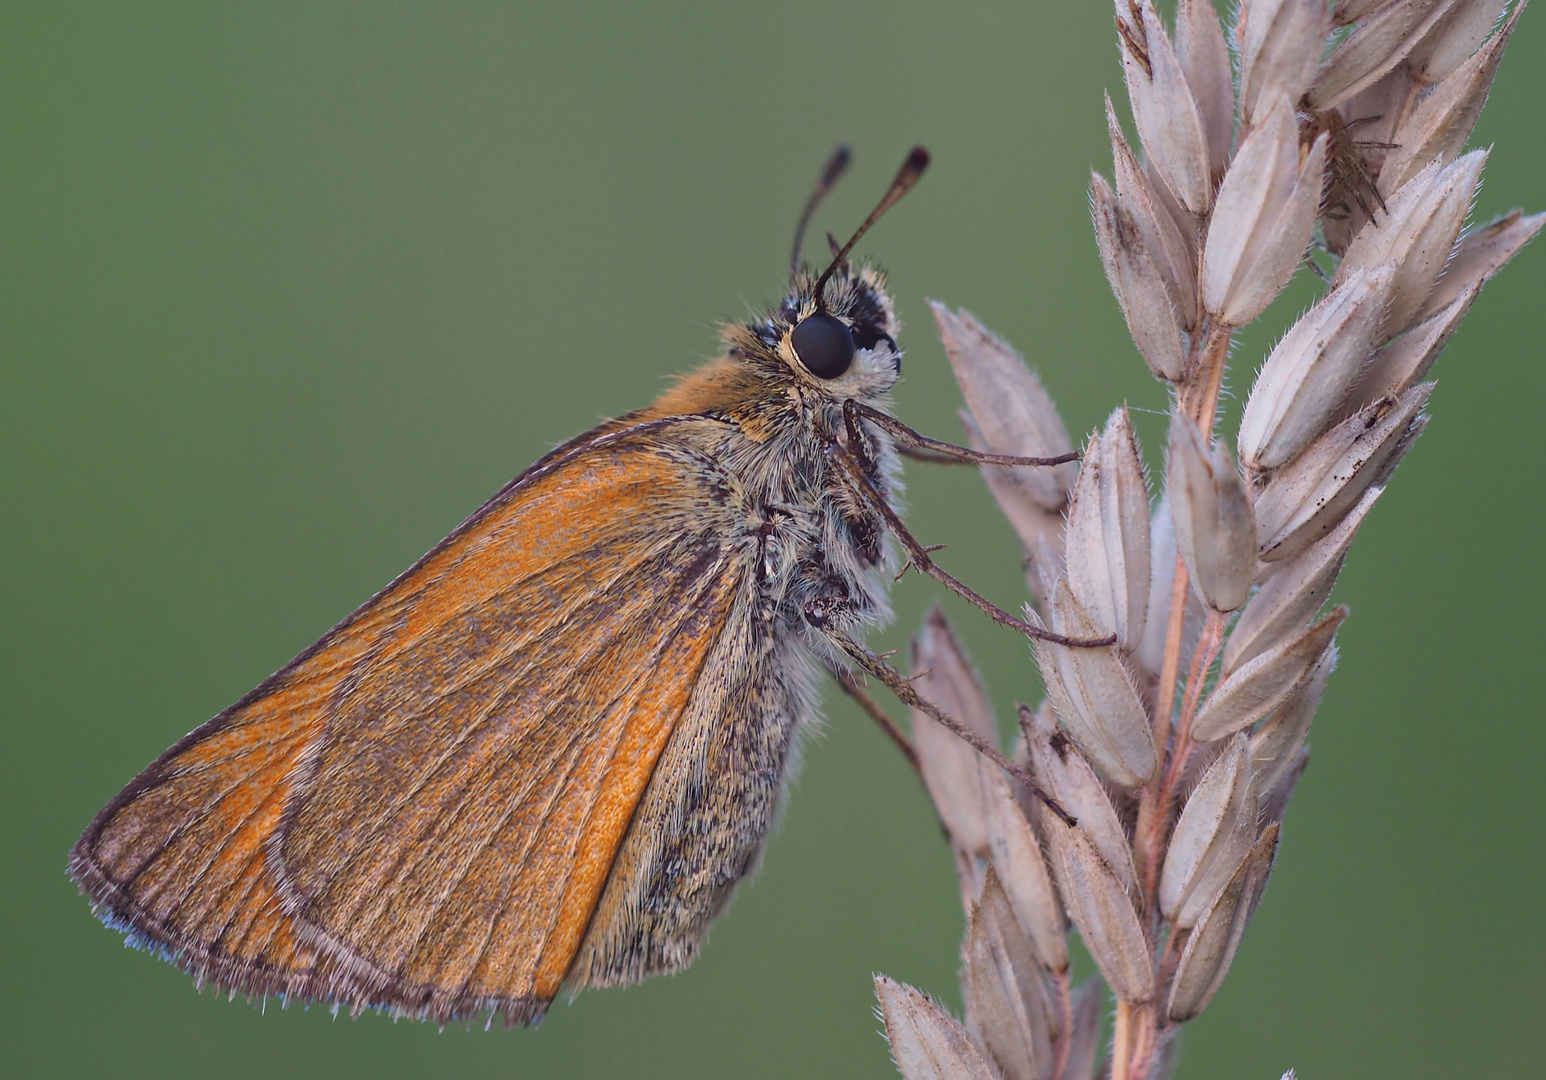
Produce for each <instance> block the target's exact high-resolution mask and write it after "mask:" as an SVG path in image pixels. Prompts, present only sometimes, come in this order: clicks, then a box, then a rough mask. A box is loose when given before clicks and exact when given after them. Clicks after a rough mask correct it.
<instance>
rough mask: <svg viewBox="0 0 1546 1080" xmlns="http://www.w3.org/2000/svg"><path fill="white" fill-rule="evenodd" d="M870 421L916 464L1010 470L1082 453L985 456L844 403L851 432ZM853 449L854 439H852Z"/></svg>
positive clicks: (851, 401) (1073, 457) (1066, 459)
mask: <svg viewBox="0 0 1546 1080" xmlns="http://www.w3.org/2000/svg"><path fill="white" fill-rule="evenodd" d="M861 417H862V418H863V419H865V420H868V421H869V422H870V423H872V424H874V425H875V426H876V427H878V428H880V429H881V430H882V431H884V432H885V433H886V434H888V435H890V436H891V437H892V438H893V439H895V440H896V441H897V450H898V451H899V452H900V453H902V454H903V455H905V456H906V457H910V458H912V459H913V460H915V461H929V462H933V463H934V464H936V465H1004V466H1007V467H1010V468H1027V467H1031V466H1043V465H1063V464H1065V463H1067V462H1070V461H1078V460H1079V452H1078V451H1077V450H1071V451H1069V452H1068V453H1066V454H1059V455H1057V456H1056V457H1014V456H1013V455H1010V454H986V453H983V452H982V451H980V450H971V449H968V448H967V447H964V446H957V445H955V444H954V443H947V442H941V441H940V440H939V439H931V438H929V437H928V436H927V435H924V434H922V433H921V432H917V431H914V430H913V429H912V428H910V427H908V426H907V425H906V424H904V423H902V421H900V420H898V419H897V418H896V417H894V416H891V415H890V414H889V413H883V412H881V411H880V410H879V409H877V408H874V407H873V406H870V405H866V404H865V403H864V402H862V401H855V400H854V399H853V398H849V399H848V400H847V401H845V402H843V420H844V421H845V422H846V423H847V425H848V429H849V431H850V433H851V432H853V431H854V430H856V429H857V427H858V421H859V419H860V418H861ZM849 441H850V445H851V444H852V443H853V441H854V440H853V437H852V435H850V440H849Z"/></svg>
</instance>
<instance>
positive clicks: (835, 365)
mask: <svg viewBox="0 0 1546 1080" xmlns="http://www.w3.org/2000/svg"><path fill="white" fill-rule="evenodd" d="M789 344H790V345H792V346H794V354H795V356H797V357H799V358H800V363H801V364H803V365H804V366H805V370H806V371H809V372H810V373H811V374H812V375H814V376H816V377H817V378H818V379H835V378H837V377H838V376H839V375H841V374H842V373H843V372H845V371H847V370H848V366H849V365H850V364H852V363H853V362H854V336H853V332H852V331H850V330H849V329H848V327H847V326H844V325H843V322H842V320H840V319H837V318H835V317H833V316H831V315H828V314H827V313H826V312H824V311H818V312H816V313H815V314H814V315H808V316H806V318H805V319H804V320H803V321H802V322H801V323H800V325H799V326H796V327H795V328H794V333H793V334H791V335H789Z"/></svg>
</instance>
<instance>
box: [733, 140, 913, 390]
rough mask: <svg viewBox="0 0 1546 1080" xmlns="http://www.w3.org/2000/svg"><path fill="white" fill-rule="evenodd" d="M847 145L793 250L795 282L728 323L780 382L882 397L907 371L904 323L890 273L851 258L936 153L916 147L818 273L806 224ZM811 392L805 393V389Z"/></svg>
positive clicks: (842, 164)
mask: <svg viewBox="0 0 1546 1080" xmlns="http://www.w3.org/2000/svg"><path fill="white" fill-rule="evenodd" d="M848 160H849V154H848V149H847V148H846V147H839V148H838V150H837V152H836V153H835V154H833V156H832V158H831V159H830V160H829V161H828V162H827V165H826V168H825V169H824V170H823V171H822V174H821V178H820V180H818V181H817V184H816V189H815V190H814V191H813V192H812V193H811V197H810V199H809V200H808V201H807V202H806V204H805V211H804V212H803V213H802V214H801V215H800V223H799V225H797V226H796V228H795V241H794V251H793V254H792V255H791V257H790V279H791V280H790V288H789V293H788V295H787V296H785V297H784V301H783V303H782V304H780V305H779V306H778V307H777V308H775V309H774V310H773V311H771V312H769V313H768V314H767V315H766V316H764V317H763V318H762V319H759V320H758V321H756V322H754V323H751V324H749V325H741V326H732V327H729V328H728V329H727V332H726V335H725V339H726V341H725V343H726V345H728V346H729V348H730V351H731V353H732V355H738V356H740V357H742V358H744V359H746V360H748V361H750V362H751V363H753V364H754V365H756V366H758V367H760V368H762V369H763V372H764V374H766V375H768V376H770V377H772V378H773V379H775V380H776V381H785V380H791V379H792V380H793V381H794V383H795V384H796V385H797V387H798V389H800V390H801V391H803V392H807V393H813V394H814V395H815V396H818V397H820V396H826V397H831V398H846V397H859V398H878V397H879V396H881V395H883V394H885V392H886V391H888V390H890V389H891V387H892V386H893V385H895V383H896V381H897V378H898V376H899V375H900V374H901V371H902V352H901V350H900V349H899V348H897V343H896V338H897V332H898V329H899V327H898V324H897V318H896V311H895V308H894V307H893V305H892V303H891V296H890V294H888V293H887V292H886V280H885V275H884V274H882V273H881V271H880V270H879V269H877V268H875V267H873V266H869V265H865V264H863V263H859V264H854V263H850V262H849V261H848V254H849V252H850V251H852V250H853V247H854V244H856V243H858V241H859V238H860V237H862V236H863V235H864V234H865V233H866V232H868V231H869V228H870V226H871V225H874V224H875V222H876V221H878V220H879V219H880V216H881V215H882V214H884V213H885V212H886V211H887V210H889V209H890V208H891V207H892V206H893V205H895V204H896V201H897V200H898V199H900V198H901V197H902V196H903V195H905V194H906V193H907V192H908V190H909V189H910V188H911V187H912V186H913V185H914V184H915V183H917V182H918V178H919V177H920V176H922V175H923V170H924V169H925V168H926V167H927V166H928V164H929V153H928V151H927V150H925V149H924V148H923V147H921V146H919V147H914V149H913V151H912V153H911V154H909V155H908V157H907V160H906V161H904V162H903V163H902V167H901V169H900V170H898V172H897V174H896V179H894V180H892V182H891V187H890V188H888V189H887V191H886V194H885V197H884V198H882V199H881V200H880V202H879V204H878V205H876V207H875V209H874V210H873V211H871V213H870V216H869V217H868V218H866V219H865V220H864V224H862V225H860V226H859V228H858V230H857V231H855V232H854V234H853V236H851V237H850V238H849V240H848V243H846V244H844V245H842V246H841V247H838V245H837V242H836V241H835V240H834V241H833V242H832V247H833V252H832V262H831V263H830V264H828V265H827V267H826V269H825V270H822V271H821V272H820V273H816V272H815V271H814V269H813V268H811V267H808V266H806V265H804V264H802V263H801V261H800V242H801V240H802V238H803V237H804V235H805V227H806V225H807V224H808V223H809V221H810V218H811V214H812V213H813V212H814V211H815V209H816V207H817V205H818V204H819V203H820V202H821V199H822V197H823V196H824V195H825V194H826V193H827V191H828V190H830V188H831V187H832V185H833V183H835V182H836V180H837V178H838V177H839V176H840V175H842V172H843V170H844V169H846V168H847V166H848ZM802 396H803V395H802Z"/></svg>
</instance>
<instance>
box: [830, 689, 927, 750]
mask: <svg viewBox="0 0 1546 1080" xmlns="http://www.w3.org/2000/svg"><path fill="white" fill-rule="evenodd" d="M827 670H828V671H830V672H831V673H832V678H833V679H834V680H835V681H836V682H837V685H838V686H840V687H842V689H843V693H845V694H847V695H848V696H849V697H851V698H853V699H854V702H855V703H856V704H857V705H858V706H859V708H861V709H863V710H864V713H865V715H866V716H868V717H869V718H870V719H871V720H873V721H875V723H876V724H878V725H879V726H880V730H881V731H883V732H885V733H886V738H888V739H890V740H891V741H892V742H893V743H895V744H896V748H897V749H898V750H900V751H902V756H903V757H905V758H906V759H907V763H908V764H909V765H911V766H912V767H913V768H914V769H916V768H918V751H916V750H914V749H913V744H912V740H911V739H909V738H908V737H907V734H906V733H905V732H904V731H903V730H902V729H901V728H899V727H897V726H896V721H894V720H892V719H891V717H889V716H887V715H886V710H884V709H882V708H881V707H880V702H878V701H876V700H875V699H874V698H873V697H871V696H870V692H869V691H868V690H866V689H865V688H864V687H863V686H861V685H860V684H859V680H858V679H856V678H854V676H853V673H852V672H850V671H845V670H844V669H843V668H841V667H839V666H838V665H836V664H830V665H828V667H827Z"/></svg>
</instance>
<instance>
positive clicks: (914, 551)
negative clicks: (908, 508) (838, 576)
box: [826, 433, 1116, 648]
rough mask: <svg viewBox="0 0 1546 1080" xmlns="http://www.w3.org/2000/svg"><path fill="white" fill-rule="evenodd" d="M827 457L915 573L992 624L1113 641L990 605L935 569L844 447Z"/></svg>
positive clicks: (1061, 639)
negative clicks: (1031, 620)
mask: <svg viewBox="0 0 1546 1080" xmlns="http://www.w3.org/2000/svg"><path fill="white" fill-rule="evenodd" d="M849 441H850V442H851V443H854V444H855V445H857V444H858V438H857V436H856V435H855V434H853V433H850V436H849ZM826 453H827V457H828V458H829V459H831V460H832V461H833V462H834V463H835V464H836V465H837V471H838V475H839V476H841V477H842V478H843V479H844V481H845V482H846V484H847V485H848V487H849V490H850V491H852V492H853V494H854V495H855V496H856V497H857V498H858V499H859V500H860V501H861V502H863V503H864V504H865V505H866V506H868V507H869V508H870V509H871V510H873V511H874V512H875V513H876V514H878V515H879V516H880V518H881V519H882V520H883V521H885V523H886V525H887V527H889V528H890V529H891V532H892V533H893V534H894V535H895V536H896V538H897V541H898V542H899V543H900V544H901V545H902V550H903V551H905V552H907V558H908V561H909V562H910V563H911V564H912V565H913V566H914V567H916V568H917V569H918V572H919V573H922V574H927V575H928V576H929V577H931V578H933V579H934V580H935V581H937V582H939V583H940V584H941V585H943V586H945V588H947V589H949V590H950V591H951V592H953V593H955V594H956V595H957V596H959V597H961V598H962V599H963V600H965V601H967V602H968V603H969V604H971V605H972V606H973V607H975V608H977V609H978V610H979V611H981V612H982V613H983V614H985V615H987V616H988V618H990V619H992V620H993V621H994V622H996V623H999V624H1000V625H1002V626H1007V627H1009V628H1010V629H1013V630H1018V631H1020V633H1022V634H1024V635H1026V636H1027V637H1033V638H1039V639H1040V640H1042V641H1050V642H1052V643H1053V644H1054V645H1066V646H1069V647H1072V648H1099V647H1101V646H1104V645H1111V644H1114V643H1115V642H1116V635H1114V634H1110V635H1107V636H1106V637H1103V638H1071V637H1067V636H1065V635H1063V634H1057V633H1054V632H1053V631H1051V630H1048V629H1046V628H1045V627H1041V626H1037V625H1035V624H1034V623H1029V622H1026V621H1025V620H1024V619H1017V618H1015V617H1014V616H1013V615H1011V614H1009V612H1007V611H1005V610H1004V609H1003V608H1001V607H999V606H998V605H997V604H994V603H993V602H992V601H990V600H988V599H987V598H986V597H984V596H982V595H981V594H980V593H978V592H976V591H974V590H973V589H972V588H971V587H969V586H968V585H966V584H964V583H963V582H961V581H959V580H957V579H956V578H955V577H953V576H951V575H950V574H949V573H947V572H946V571H944V570H942V569H941V568H940V567H939V566H937V565H936V564H935V562H934V560H933V559H931V558H930V557H929V552H930V551H931V550H936V549H930V548H927V547H925V546H924V545H923V544H921V543H919V542H918V540H917V538H916V537H914V536H913V534H912V533H910V532H908V531H907V526H906V525H904V524H902V519H901V518H900V517H898V516H897V513H896V511H895V510H893V509H892V508H891V504H890V503H889V502H887V501H886V499H885V498H884V497H883V496H882V495H881V494H880V492H879V491H877V490H875V485H874V484H873V483H871V481H870V478H869V477H868V476H866V475H865V473H864V468H863V466H862V465H861V464H860V462H859V460H858V458H857V457H855V455H854V454H853V453H851V452H850V451H849V450H848V449H847V448H845V447H844V446H842V445H841V444H839V443H837V442H836V441H833V442H830V443H828V444H827V451H826Z"/></svg>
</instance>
